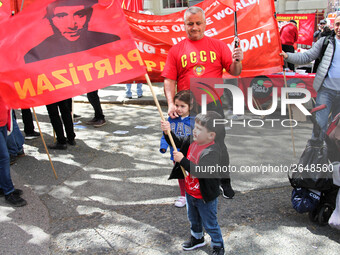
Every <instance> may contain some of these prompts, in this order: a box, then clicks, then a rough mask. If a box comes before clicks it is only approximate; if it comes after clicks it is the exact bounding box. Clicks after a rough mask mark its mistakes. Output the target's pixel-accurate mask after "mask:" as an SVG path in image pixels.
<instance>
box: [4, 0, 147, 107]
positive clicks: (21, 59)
mask: <svg viewBox="0 0 340 255" xmlns="http://www.w3.org/2000/svg"><path fill="white" fill-rule="evenodd" d="M2 26H3V28H4V29H1V30H0V37H1V38H2V40H1V41H0V47H1V49H2V50H1V52H0V60H1V62H2V63H6V64H5V65H2V66H1V67H0V86H1V90H0V94H1V95H2V96H3V98H4V100H5V102H6V104H8V105H9V106H11V107H12V108H15V109H16V108H28V107H34V106H39V105H46V104H51V103H54V102H58V101H61V100H65V99H68V98H71V97H74V96H77V95H82V94H85V93H88V92H92V91H95V90H98V89H100V88H104V87H106V86H109V85H112V84H117V83H121V82H124V81H126V80H129V79H133V78H134V77H137V76H141V75H144V74H145V73H146V70H145V67H144V63H143V60H142V58H141V56H140V53H139V51H138V49H137V48H136V44H135V42H134V39H133V38H132V35H131V32H130V29H129V26H128V24H127V22H126V19H125V15H124V13H123V11H122V8H121V6H120V3H119V1H111V0H40V1H35V2H33V3H32V4H30V5H29V6H27V7H26V8H25V9H24V10H23V11H21V12H19V13H18V14H16V15H14V16H13V17H10V18H8V19H7V20H5V21H3V22H2Z"/></svg>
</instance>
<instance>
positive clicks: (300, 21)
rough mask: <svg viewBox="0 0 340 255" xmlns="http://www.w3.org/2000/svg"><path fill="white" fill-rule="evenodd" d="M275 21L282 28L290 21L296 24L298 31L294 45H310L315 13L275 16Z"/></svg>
mask: <svg viewBox="0 0 340 255" xmlns="http://www.w3.org/2000/svg"><path fill="white" fill-rule="evenodd" d="M276 19H277V21H278V22H279V27H283V26H284V25H285V24H287V23H288V22H289V21H290V20H291V19H293V20H295V21H296V23H297V29H298V31H299V36H298V40H297V42H296V43H299V44H305V45H312V44H313V34H314V23H315V13H308V14H301V13H298V14H277V15H276Z"/></svg>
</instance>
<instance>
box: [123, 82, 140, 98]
mask: <svg viewBox="0 0 340 255" xmlns="http://www.w3.org/2000/svg"><path fill="white" fill-rule="evenodd" d="M142 85H143V83H137V96H139V97H140V96H143V89H142ZM131 86H132V84H131V83H127V84H126V91H125V95H126V97H132V92H131Z"/></svg>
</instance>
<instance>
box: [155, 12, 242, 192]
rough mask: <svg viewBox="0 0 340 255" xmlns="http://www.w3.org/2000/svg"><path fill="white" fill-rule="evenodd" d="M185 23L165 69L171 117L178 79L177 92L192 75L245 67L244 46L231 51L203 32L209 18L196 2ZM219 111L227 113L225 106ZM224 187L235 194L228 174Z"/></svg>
mask: <svg viewBox="0 0 340 255" xmlns="http://www.w3.org/2000/svg"><path fill="white" fill-rule="evenodd" d="M184 27H185V31H186V33H187V38H186V39H185V40H182V41H181V42H179V43H178V44H176V45H174V46H173V47H172V48H171V49H170V51H169V53H168V56H167V60H166V64H165V67H164V70H163V73H162V76H163V77H164V78H165V79H164V92H165V97H166V99H167V102H168V114H169V116H170V117H171V118H176V117H178V116H177V113H176V111H175V109H176V107H175V104H174V101H173V100H174V96H175V94H176V83H177V92H178V91H181V90H189V89H190V78H200V77H202V78H222V74H223V69H225V70H226V71H227V72H228V73H230V74H231V75H234V76H238V75H239V74H240V73H241V71H242V60H243V52H242V49H241V48H234V50H233V52H231V51H230V50H229V48H228V46H227V45H226V44H225V43H223V42H222V41H220V40H217V39H214V38H210V37H208V36H205V35H204V31H205V28H206V19H205V14H204V11H203V10H202V9H201V8H199V7H195V6H193V7H190V8H188V9H187V10H186V12H185V14H184ZM208 110H209V105H208ZM217 111H218V112H219V113H220V114H221V115H222V117H224V113H223V109H222V107H220V109H217ZM222 150H223V151H224V154H225V162H226V164H228V165H229V158H228V156H227V154H228V152H227V148H226V146H225V145H224V148H222ZM221 188H222V190H223V196H224V197H225V198H232V197H233V196H234V194H235V193H234V191H233V190H232V188H231V185H230V179H229V178H227V179H222V180H221Z"/></svg>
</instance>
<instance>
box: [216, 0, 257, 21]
mask: <svg viewBox="0 0 340 255" xmlns="http://www.w3.org/2000/svg"><path fill="white" fill-rule="evenodd" d="M256 3H257V0H241V1H240V2H237V3H236V11H238V10H241V9H243V8H245V7H247V6H250V5H253V4H256ZM232 14H234V11H233V9H232V8H230V7H227V8H225V9H224V10H222V11H220V12H217V13H216V14H213V16H214V17H215V19H217V20H221V19H224V18H225V17H226V15H232Z"/></svg>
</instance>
